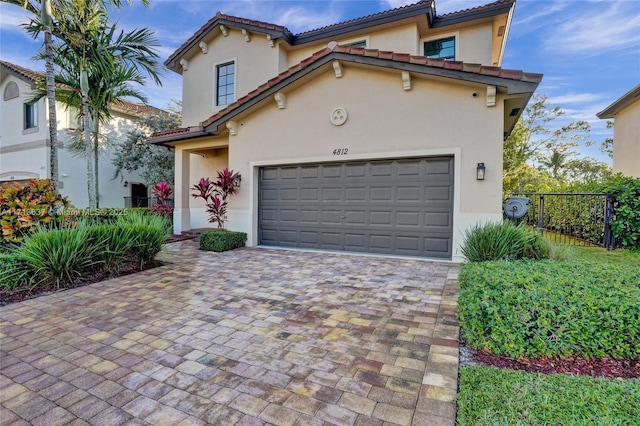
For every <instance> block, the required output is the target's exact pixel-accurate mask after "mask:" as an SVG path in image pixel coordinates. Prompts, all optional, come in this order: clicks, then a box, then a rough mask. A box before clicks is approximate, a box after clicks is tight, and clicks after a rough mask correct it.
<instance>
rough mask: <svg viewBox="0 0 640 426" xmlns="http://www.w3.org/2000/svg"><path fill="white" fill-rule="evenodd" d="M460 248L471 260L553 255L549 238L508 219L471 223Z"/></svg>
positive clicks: (534, 257)
mask: <svg viewBox="0 0 640 426" xmlns="http://www.w3.org/2000/svg"><path fill="white" fill-rule="evenodd" d="M461 250H462V254H463V255H464V256H465V257H466V258H467V260H468V261H469V262H486V261H490V260H517V259H548V258H549V257H550V256H551V255H552V248H551V243H550V242H549V241H548V240H547V239H545V238H544V237H543V236H542V235H540V234H538V233H536V232H535V231H533V230H531V229H528V228H526V227H525V226H524V224H520V225H515V224H513V222H511V221H509V220H505V221H502V222H487V223H484V224H477V225H474V226H472V227H471V228H470V229H468V230H467V231H465V233H464V241H463V243H462V249H461Z"/></svg>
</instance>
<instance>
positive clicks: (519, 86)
mask: <svg viewBox="0 0 640 426" xmlns="http://www.w3.org/2000/svg"><path fill="white" fill-rule="evenodd" d="M334 60H338V61H345V62H353V63H359V64H365V65H370V66H378V67H383V68H386V69H396V70H400V71H409V72H412V73H418V74H423V75H430V76H433V77H441V78H449V79H453V80H462V81H467V82H471V83H478V84H486V85H491V86H497V87H501V88H503V89H505V90H506V93H507V94H508V95H519V94H528V95H529V97H530V96H531V95H533V93H534V92H535V90H536V89H537V87H538V85H539V84H540V81H541V79H542V74H533V73H529V74H527V75H528V76H530V77H531V78H529V81H527V80H511V79H508V78H504V77H499V76H491V75H485V74H475V73H470V72H466V71H460V70H454V69H447V68H439V67H430V66H424V65H420V64H412V63H407V62H398V61H393V60H387V59H380V58H373V57H365V56H354V55H350V54H347V53H341V52H331V53H329V54H327V55H324V56H323V57H321V58H319V59H318V60H316V61H315V62H313V63H312V64H310V65H309V66H307V67H305V68H303V69H302V70H300V71H299V72H297V73H295V74H293V75H291V76H289V77H287V78H285V79H283V80H281V81H279V82H278V83H276V84H274V85H272V86H271V87H269V88H268V89H266V90H265V91H263V92H262V93H260V94H259V95H257V96H255V97H254V98H252V99H250V100H248V101H247V102H244V103H242V104H240V105H238V106H237V107H235V108H233V109H231V110H230V111H228V112H227V113H225V114H223V115H221V116H220V117H218V118H216V119H215V120H213V121H211V122H210V123H206V121H205V122H204V123H206V124H204V123H203V124H204V131H205V132H217V131H218V129H219V127H220V126H221V125H223V124H224V123H226V122H227V121H229V120H231V119H233V118H234V117H236V116H237V115H239V114H241V113H243V112H245V111H247V110H248V109H250V108H252V107H253V106H254V105H256V104H258V103H260V102H261V101H263V100H264V99H266V98H268V97H270V96H272V95H275V94H276V93H277V92H279V91H280V90H282V89H283V88H284V87H286V86H288V85H290V84H291V83H293V82H295V81H296V80H299V79H300V78H302V77H304V76H306V75H308V74H309V73H311V72H313V71H315V70H316V69H318V68H321V67H322V66H324V65H325V64H327V63H329V62H332V61H334Z"/></svg>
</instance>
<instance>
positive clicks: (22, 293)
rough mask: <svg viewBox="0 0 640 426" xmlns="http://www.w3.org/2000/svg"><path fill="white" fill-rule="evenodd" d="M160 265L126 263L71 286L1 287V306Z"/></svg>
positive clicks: (186, 237) (180, 237) (185, 237)
mask: <svg viewBox="0 0 640 426" xmlns="http://www.w3.org/2000/svg"><path fill="white" fill-rule="evenodd" d="M192 238H194V237H193V236H189V235H179V234H171V235H170V236H169V238H168V239H167V241H166V242H165V244H168V243H175V242H178V241H184V240H190V239H192ZM158 266H162V263H161V262H152V263H148V264H146V265H145V266H144V267H143V268H140V265H137V264H135V263H132V264H129V265H124V266H123V267H121V268H120V271H119V273H118V274H117V275H113V274H109V273H106V272H98V273H95V274H91V275H85V276H82V277H80V278H79V279H78V281H77V282H75V283H73V284H72V285H70V286H65V287H64V288H56V286H55V284H54V283H40V284H37V285H35V286H31V287H26V288H15V289H11V290H8V289H0V306H5V305H9V304H11V303H17V302H21V301H23V300H26V299H33V298H34V297H39V296H44V295H47V294H51V293H56V292H59V291H65V290H69V289H72V288H76V287H82V286H85V285H89V284H95V283H98V282H100V281H104V280H108V279H111V278H116V277H122V276H125V275H129V274H135V273H136V272H140V271H144V270H147V269H151V268H155V267H158Z"/></svg>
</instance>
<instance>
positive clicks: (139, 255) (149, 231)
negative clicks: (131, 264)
mask: <svg viewBox="0 0 640 426" xmlns="http://www.w3.org/2000/svg"><path fill="white" fill-rule="evenodd" d="M156 217H158V218H161V216H156ZM131 228H132V232H133V233H134V235H135V239H134V242H133V245H132V246H131V250H130V253H131V256H132V257H133V259H134V260H135V262H136V263H137V264H138V265H139V266H140V268H143V267H144V266H145V265H147V264H149V263H151V262H152V261H153V259H154V258H155V257H156V255H157V254H158V253H160V251H162V245H163V244H164V242H165V241H167V233H166V231H165V229H164V228H162V227H158V226H152V225H131Z"/></svg>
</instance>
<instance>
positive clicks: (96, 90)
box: [55, 24, 161, 206]
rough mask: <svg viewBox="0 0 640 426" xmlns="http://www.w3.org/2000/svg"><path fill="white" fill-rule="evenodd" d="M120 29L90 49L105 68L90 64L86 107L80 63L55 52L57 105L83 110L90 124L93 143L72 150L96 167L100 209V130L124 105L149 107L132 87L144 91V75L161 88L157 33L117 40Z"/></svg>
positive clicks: (62, 50) (128, 35)
mask: <svg viewBox="0 0 640 426" xmlns="http://www.w3.org/2000/svg"><path fill="white" fill-rule="evenodd" d="M116 29H117V28H116V25H115V24H114V25H111V26H110V27H108V28H107V29H106V30H105V31H100V32H98V33H96V34H95V36H94V38H93V39H92V40H91V43H90V44H89V46H90V48H89V57H90V58H93V57H94V56H95V55H99V56H100V59H101V60H102V62H103V63H102V64H101V67H100V64H99V66H98V67H96V66H95V65H96V64H97V63H98V62H99V61H97V60H91V61H90V63H91V66H90V70H89V72H88V73H87V78H88V85H89V87H90V88H91V90H90V91H89V92H88V94H87V100H88V102H86V103H83V93H82V90H81V88H80V87H79V85H78V82H79V81H80V76H81V72H82V62H81V58H80V57H79V56H78V55H76V54H75V52H74V51H73V50H70V49H67V48H66V47H65V46H59V47H60V49H55V60H56V65H58V67H59V68H60V73H59V75H58V76H57V78H56V82H57V83H58V85H59V87H60V88H59V89H58V94H59V95H58V97H57V99H58V101H60V102H61V103H63V104H64V105H66V106H67V107H74V108H77V109H78V110H81V111H82V113H81V116H82V117H83V118H86V117H88V118H89V122H90V124H89V127H90V130H91V132H92V138H91V139H90V140H89V139H87V136H86V131H85V137H84V141H85V143H84V144H82V145H81V146H80V145H79V144H77V143H75V144H72V149H73V148H75V151H76V152H80V153H81V154H82V155H83V156H85V157H86V159H87V161H93V165H92V168H93V173H94V179H93V184H94V195H95V201H96V206H99V196H98V183H99V182H98V166H99V161H98V160H99V154H100V145H101V144H100V141H101V139H102V135H101V133H100V127H101V126H102V125H103V124H104V123H105V122H106V121H108V120H109V119H110V118H111V107H113V106H117V105H118V104H122V99H124V98H136V99H138V100H140V101H142V102H145V103H146V102H147V99H146V97H145V96H144V95H143V94H142V93H141V92H140V91H138V90H136V89H135V88H134V87H132V86H131V83H136V84H139V85H141V86H142V85H144V84H145V82H146V78H145V73H146V74H148V75H150V76H151V77H153V79H154V80H155V81H156V83H158V84H161V83H160V80H159V70H158V63H157V61H156V60H155V58H157V57H158V56H157V54H156V53H155V52H154V51H153V46H155V45H157V42H156V40H155V39H154V37H153V35H152V33H151V32H150V31H149V30H147V29H142V30H135V31H132V32H129V33H124V32H120V33H119V35H117V32H116ZM140 68H142V70H141V69H140ZM143 70H144V72H143ZM85 105H86V106H87V107H88V109H87V108H85ZM87 111H88V112H87ZM84 121H85V124H84V126H83V128H84V129H86V128H87V124H86V120H84ZM87 141H89V143H90V145H91V146H89V145H88V143H87Z"/></svg>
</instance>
